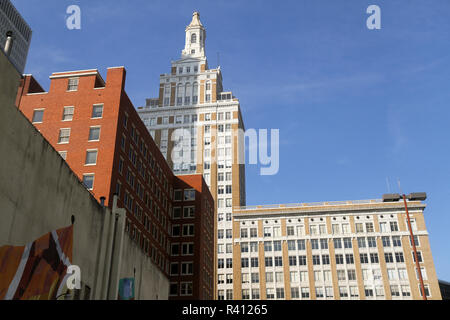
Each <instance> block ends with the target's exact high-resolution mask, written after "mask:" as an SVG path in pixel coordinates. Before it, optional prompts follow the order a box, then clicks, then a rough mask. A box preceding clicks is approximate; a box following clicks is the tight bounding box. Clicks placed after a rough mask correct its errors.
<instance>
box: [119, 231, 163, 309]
mask: <svg viewBox="0 0 450 320" xmlns="http://www.w3.org/2000/svg"><path fill="white" fill-rule="evenodd" d="M134 268H136V279H135V286H136V288H135V290H136V292H135V294H136V300H168V299H169V279H168V278H167V277H166V276H165V275H164V274H163V273H162V272H161V271H160V270H159V269H158V267H156V265H155V264H154V263H153V262H152V261H151V259H150V257H148V256H144V255H143V254H142V250H141V249H140V248H139V247H138V245H137V244H136V243H135V242H134V241H132V240H131V239H130V237H128V235H125V237H124V242H123V249H122V265H121V269H120V270H121V271H120V278H132V277H133V272H134Z"/></svg>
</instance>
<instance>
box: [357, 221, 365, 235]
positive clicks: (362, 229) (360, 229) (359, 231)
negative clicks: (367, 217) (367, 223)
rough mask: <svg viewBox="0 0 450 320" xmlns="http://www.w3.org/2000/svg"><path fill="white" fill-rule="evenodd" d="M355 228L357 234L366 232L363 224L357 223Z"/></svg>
mask: <svg viewBox="0 0 450 320" xmlns="http://www.w3.org/2000/svg"><path fill="white" fill-rule="evenodd" d="M355 227H356V233H363V232H364V226H363V224H362V223H356V224H355Z"/></svg>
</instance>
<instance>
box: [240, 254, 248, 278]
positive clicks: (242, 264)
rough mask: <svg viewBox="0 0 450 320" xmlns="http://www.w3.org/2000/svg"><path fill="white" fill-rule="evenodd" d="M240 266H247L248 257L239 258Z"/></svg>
mask: <svg viewBox="0 0 450 320" xmlns="http://www.w3.org/2000/svg"><path fill="white" fill-rule="evenodd" d="M241 267H242V268H248V258H241ZM243 275H244V274H243Z"/></svg>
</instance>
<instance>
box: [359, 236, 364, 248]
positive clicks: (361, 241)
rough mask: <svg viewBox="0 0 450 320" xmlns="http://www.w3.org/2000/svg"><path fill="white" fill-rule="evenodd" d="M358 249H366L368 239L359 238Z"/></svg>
mask: <svg viewBox="0 0 450 320" xmlns="http://www.w3.org/2000/svg"><path fill="white" fill-rule="evenodd" d="M358 247H359V248H365V247H366V238H362V237H361V238H358Z"/></svg>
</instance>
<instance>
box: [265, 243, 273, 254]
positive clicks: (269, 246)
mask: <svg viewBox="0 0 450 320" xmlns="http://www.w3.org/2000/svg"><path fill="white" fill-rule="evenodd" d="M264 251H266V252H269V251H272V242H271V241H265V242H264Z"/></svg>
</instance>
